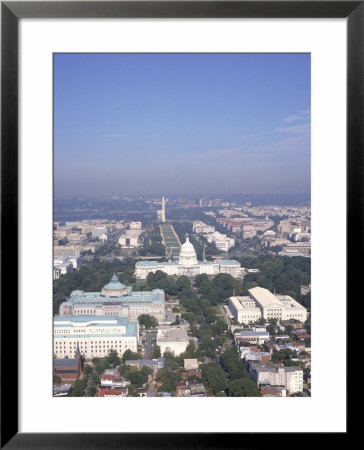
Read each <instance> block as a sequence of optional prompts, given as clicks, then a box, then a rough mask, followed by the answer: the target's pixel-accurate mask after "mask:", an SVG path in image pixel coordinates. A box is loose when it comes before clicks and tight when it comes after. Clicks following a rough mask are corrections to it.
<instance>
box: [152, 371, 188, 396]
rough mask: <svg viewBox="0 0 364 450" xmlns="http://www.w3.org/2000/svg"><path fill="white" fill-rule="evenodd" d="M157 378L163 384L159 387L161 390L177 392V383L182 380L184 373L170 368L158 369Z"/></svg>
mask: <svg viewBox="0 0 364 450" xmlns="http://www.w3.org/2000/svg"><path fill="white" fill-rule="evenodd" d="M157 380H158V381H161V382H162V383H163V384H162V386H160V387H159V388H158V391H159V392H171V393H173V392H175V391H176V387H177V383H178V382H180V381H181V380H182V375H181V374H180V373H179V372H171V371H170V370H168V369H161V370H159V371H158V375H157Z"/></svg>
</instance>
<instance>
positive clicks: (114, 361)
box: [107, 349, 120, 367]
mask: <svg viewBox="0 0 364 450" xmlns="http://www.w3.org/2000/svg"><path fill="white" fill-rule="evenodd" d="M107 360H108V362H109V363H110V364H111V365H112V367H116V366H118V365H119V364H120V358H119V356H118V352H117V351H116V350H113V349H111V350H110V351H109V354H108V356H107Z"/></svg>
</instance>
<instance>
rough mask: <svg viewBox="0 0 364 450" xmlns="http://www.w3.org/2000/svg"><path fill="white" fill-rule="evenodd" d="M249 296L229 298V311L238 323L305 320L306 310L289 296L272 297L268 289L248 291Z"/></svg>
mask: <svg viewBox="0 0 364 450" xmlns="http://www.w3.org/2000/svg"><path fill="white" fill-rule="evenodd" d="M248 292H249V296H241V297H230V298H229V309H230V311H231V312H232V314H233V316H234V319H235V320H236V321H237V322H239V323H249V322H255V321H257V320H259V319H260V318H264V319H266V320H269V319H278V321H280V320H289V319H296V320H299V321H301V322H305V321H306V320H307V310H306V308H305V307H304V306H302V305H300V304H299V303H298V302H297V301H296V300H294V299H293V298H292V297H290V296H289V295H277V294H276V295H273V294H272V293H271V292H269V291H268V289H264V288H261V287H255V288H252V289H249V291H248Z"/></svg>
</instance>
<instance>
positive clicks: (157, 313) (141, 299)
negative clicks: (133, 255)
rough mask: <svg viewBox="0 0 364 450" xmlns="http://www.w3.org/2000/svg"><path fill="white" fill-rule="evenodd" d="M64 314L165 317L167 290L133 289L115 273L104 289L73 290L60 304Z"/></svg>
mask: <svg viewBox="0 0 364 450" xmlns="http://www.w3.org/2000/svg"><path fill="white" fill-rule="evenodd" d="M59 311H60V315H62V316H79V315H87V316H118V317H127V318H128V320H130V321H133V320H138V317H139V316H140V315H141V314H148V315H150V316H153V317H155V318H156V319H157V320H158V322H164V321H165V301H164V291H163V290H162V289H154V290H152V291H140V292H139V291H135V292H134V291H133V290H132V288H131V287H127V286H125V285H124V284H123V283H120V281H119V279H118V277H117V276H116V275H115V274H114V276H113V277H112V278H111V281H110V283H108V284H107V285H106V286H104V287H103V288H102V290H101V292H84V291H80V290H78V291H73V292H72V293H71V296H70V298H69V299H68V300H67V301H66V302H63V303H62V304H61V306H60V309H59Z"/></svg>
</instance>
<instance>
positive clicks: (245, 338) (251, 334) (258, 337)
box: [233, 329, 269, 345]
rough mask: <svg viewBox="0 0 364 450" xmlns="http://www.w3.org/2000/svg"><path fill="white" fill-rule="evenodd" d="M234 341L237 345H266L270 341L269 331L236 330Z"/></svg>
mask: <svg viewBox="0 0 364 450" xmlns="http://www.w3.org/2000/svg"><path fill="white" fill-rule="evenodd" d="M233 336H234V341H235V343H236V344H237V345H239V344H240V343H244V342H250V343H257V344H258V345H262V344H264V342H266V341H269V333H268V331H254V330H249V329H241V330H235V331H234V333H233Z"/></svg>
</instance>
